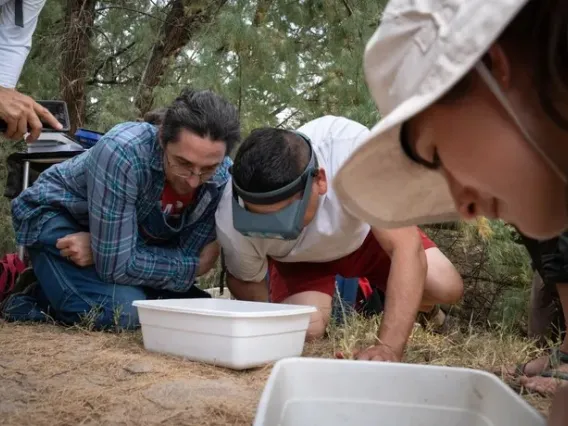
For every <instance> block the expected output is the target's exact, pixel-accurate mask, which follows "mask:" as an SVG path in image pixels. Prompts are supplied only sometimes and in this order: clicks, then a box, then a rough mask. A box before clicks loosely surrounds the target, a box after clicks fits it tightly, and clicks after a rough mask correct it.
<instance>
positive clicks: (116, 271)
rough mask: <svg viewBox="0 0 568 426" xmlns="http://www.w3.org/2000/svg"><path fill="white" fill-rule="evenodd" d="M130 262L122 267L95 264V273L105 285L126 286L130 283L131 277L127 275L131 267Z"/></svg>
mask: <svg viewBox="0 0 568 426" xmlns="http://www.w3.org/2000/svg"><path fill="white" fill-rule="evenodd" d="M129 263H130V262H128V263H126V264H122V265H112V266H111V265H105V264H101V263H95V270H96V271H97V273H98V275H99V277H100V278H101V280H103V281H104V282H106V283H113V284H122V285H128V284H131V283H132V275H131V274H130V273H129V269H131V266H130V265H129Z"/></svg>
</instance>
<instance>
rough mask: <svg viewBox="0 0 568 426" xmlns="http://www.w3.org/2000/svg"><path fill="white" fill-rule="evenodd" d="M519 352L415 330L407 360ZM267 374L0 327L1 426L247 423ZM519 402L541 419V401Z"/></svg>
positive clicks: (127, 339)
mask: <svg viewBox="0 0 568 426" xmlns="http://www.w3.org/2000/svg"><path fill="white" fill-rule="evenodd" d="M357 327H359V328H356V327H355V326H352V328H351V329H350V330H349V332H348V333H347V332H341V333H335V334H332V336H331V338H330V339H329V340H326V341H320V342H317V343H314V344H311V345H308V346H307V347H306V350H305V355H306V356H317V357H320V356H324V357H331V356H333V354H334V353H335V352H336V351H337V350H342V351H345V350H346V349H347V350H348V349H349V347H351V346H353V345H361V344H368V343H370V341H369V340H368V339H370V338H371V337H372V336H373V335H374V333H375V332H376V330H374V329H373V326H372V325H370V324H358V325H357ZM358 330H360V331H358ZM347 335H348V336H349V341H347V337H346V336H347ZM527 349H528V347H527V346H526V342H523V341H521V340H517V339H515V338H507V339H506V338H504V337H503V336H491V335H469V336H454V337H452V338H447V337H438V336H433V335H431V334H427V333H420V332H418V333H415V336H414V337H413V339H412V343H411V344H410V345H409V348H408V356H407V361H408V362H415V363H431V364H437V365H455V366H466V367H474V368H484V369H487V370H492V369H494V367H495V365H503V364H509V363H511V362H517V361H522V360H524V359H525V358H527V357H530V356H532V354H531V353H530V351H528V350H527ZM523 353H524V354H525V355H524V356H523V357H521V356H520V354H523ZM270 371H271V366H270V365H268V366H266V367H263V368H259V369H255V370H250V371H244V372H235V371H231V370H227V369H223V368H217V367H213V366H209V365H205V364H199V363H194V362H190V361H187V360H183V359H180V358H177V357H170V356H164V355H159V354H154V353H149V352H147V351H145V350H144V348H143V344H142V337H141V334H140V333H123V334H110V333H91V332H87V331H84V330H80V329H64V328H60V327H56V326H51V325H21V324H7V323H3V322H1V321H0V419H2V420H1V423H2V425H6V426H12V425H14V426H15V425H18V426H21V425H36V426H42V425H46V426H48V425H49V426H57V425H66V426H67V425H69V426H70V425H79V424H81V425H99V424H104V425H158V424H175V425H199V426H212V425H219V426H221V425H223V426H225V425H250V424H251V423H252V421H253V418H254V413H255V411H256V407H257V405H258V401H259V398H260V395H261V393H262V389H263V387H264V384H265V382H266V379H267V377H268V375H269V374H270ZM524 396H525V398H527V400H528V401H529V402H530V403H531V404H533V405H534V406H535V407H537V408H538V409H539V410H541V411H542V412H543V413H546V411H547V410H548V405H549V400H548V399H545V398H541V397H538V396H535V395H524Z"/></svg>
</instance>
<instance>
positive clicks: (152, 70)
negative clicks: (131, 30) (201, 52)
mask: <svg viewBox="0 0 568 426" xmlns="http://www.w3.org/2000/svg"><path fill="white" fill-rule="evenodd" d="M226 2H227V0H201V1H199V0H198V1H196V0H193V1H192V0H171V1H170V3H169V5H168V6H169V8H170V11H169V12H168V15H167V16H166V19H165V21H164V24H163V26H162V29H161V31H160V40H158V42H157V43H156V44H155V45H154V47H153V49H152V53H151V55H150V58H149V59H148V63H147V64H146V69H145V70H144V74H143V76H142V80H141V82H140V85H139V86H138V91H137V93H136V97H135V100H134V102H135V105H136V107H137V108H138V110H139V111H140V116H143V115H144V114H145V113H147V112H148V111H150V109H151V108H152V103H153V102H154V89H155V88H156V86H158V85H159V84H160V81H161V79H162V76H163V75H164V72H165V71H166V70H167V69H168V67H169V66H170V64H171V62H172V61H173V60H174V59H175V58H176V57H177V56H178V54H179V53H180V51H181V49H182V48H183V47H184V46H185V45H186V44H187V43H188V42H189V41H190V40H191V39H192V38H193V37H194V36H195V35H197V33H198V32H199V31H200V30H202V29H203V27H205V26H207V25H208V24H210V23H211V22H212V21H213V19H215V17H216V16H217V13H218V12H219V10H220V9H221V7H222V6H223V5H224V4H225V3H226Z"/></svg>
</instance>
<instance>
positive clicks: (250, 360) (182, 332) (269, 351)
mask: <svg viewBox="0 0 568 426" xmlns="http://www.w3.org/2000/svg"><path fill="white" fill-rule="evenodd" d="M133 304H134V306H136V307H137V308H138V316H139V318H140V323H141V325H142V337H143V339H144V347H145V348H146V349H147V350H149V351H153V352H161V353H166V354H172V355H178V356H183V357H186V358H188V359H190V360H192V361H201V362H206V363H209V364H214V365H218V366H223V367H228V368H233V369H236V370H242V369H246V368H252V367H258V366H260V365H264V364H266V363H270V362H273V361H277V360H279V359H282V358H286V357H295V356H300V355H301V354H302V350H303V348H304V339H305V336H306V331H307V329H308V325H309V323H310V314H311V313H312V312H315V310H316V308H314V307H312V306H297V305H284V304H272V303H260V302H243V301H238V300H227V299H162V300H143V301H142V300H139V301H135V302H134V303H133Z"/></svg>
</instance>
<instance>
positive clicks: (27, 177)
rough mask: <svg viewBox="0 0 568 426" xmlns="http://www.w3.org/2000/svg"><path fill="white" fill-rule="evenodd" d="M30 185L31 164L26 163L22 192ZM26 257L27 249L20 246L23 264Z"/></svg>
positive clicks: (19, 250)
mask: <svg viewBox="0 0 568 426" xmlns="http://www.w3.org/2000/svg"><path fill="white" fill-rule="evenodd" d="M29 184H30V162H29V161H25V162H24V176H23V178H22V191H23V190H25V189H26V188H27V187H28V186H29ZM25 256H26V248H25V247H24V246H18V257H19V258H20V260H21V261H22V262H24V261H25V260H24V258H25Z"/></svg>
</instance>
